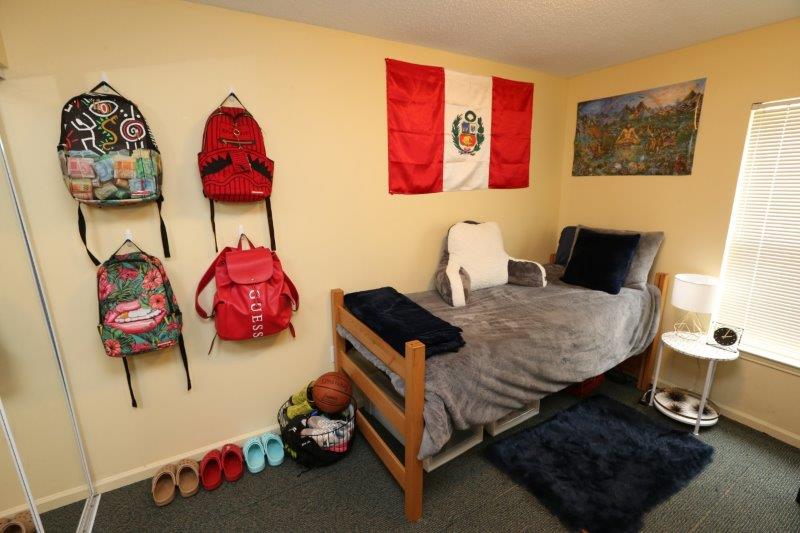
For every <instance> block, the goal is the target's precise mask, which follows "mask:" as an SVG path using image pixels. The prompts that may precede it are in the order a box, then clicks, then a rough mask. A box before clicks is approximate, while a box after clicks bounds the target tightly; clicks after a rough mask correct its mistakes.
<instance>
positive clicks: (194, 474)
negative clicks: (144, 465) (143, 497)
mask: <svg viewBox="0 0 800 533" xmlns="http://www.w3.org/2000/svg"><path fill="white" fill-rule="evenodd" d="M175 489H178V492H180V493H181V496H183V497H184V498H188V497H189V496H194V495H195V494H197V491H198V490H200V469H199V466H198V464H197V461H195V460H193V459H181V460H180V461H178V462H177V464H168V465H164V466H162V467H161V468H159V469H158V471H157V472H156V475H154V476H153V482H152V483H151V485H150V493H151V494H152V495H153V501H154V502H155V503H156V505H157V506H159V507H163V506H164V505H167V504H169V503H171V502H172V500H174V499H175Z"/></svg>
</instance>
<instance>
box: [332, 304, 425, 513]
mask: <svg viewBox="0 0 800 533" xmlns="http://www.w3.org/2000/svg"><path fill="white" fill-rule="evenodd" d="M331 323H332V326H333V349H334V352H335V356H334V360H335V361H336V370H338V371H341V372H344V373H345V374H347V375H348V376H349V377H350V380H351V381H352V382H353V384H354V386H355V387H357V388H358V389H360V391H361V392H362V393H363V394H364V396H366V397H367V398H368V399H369V401H370V402H371V404H372V406H373V408H374V409H376V410H377V411H379V412H380V413H381V414H382V415H383V416H384V417H385V418H386V420H387V422H388V423H389V425H391V426H392V427H393V428H394V429H396V430H397V431H398V432H399V433H400V434H401V436H402V440H403V442H405V457H404V462H403V463H401V462H400V459H399V458H398V457H397V456H396V455H395V454H394V453H393V452H392V450H391V448H390V447H389V445H388V444H387V443H386V441H384V440H383V438H382V437H381V436H380V434H379V433H378V432H377V431H376V430H375V428H374V427H373V425H372V423H371V422H370V421H369V420H368V419H367V418H366V417H365V416H364V414H363V413H362V412H361V411H360V410H359V411H356V426H358V429H359V430H360V432H361V434H362V435H363V436H364V438H365V439H366V441H367V442H368V443H369V445H370V446H371V447H372V449H373V450H374V451H375V453H376V454H377V456H378V458H379V459H380V460H381V461H382V462H383V464H384V465H385V466H386V468H387V469H388V470H389V473H390V474H391V475H392V477H394V479H395V481H397V483H398V485H400V487H402V489H403V491H404V492H405V515H406V519H407V520H409V521H411V522H416V521H417V520H419V519H420V518H421V517H422V461H420V460H419V459H417V455H418V454H419V448H420V444H421V443H422V431H423V427H424V422H423V418H422V411H423V406H424V405H425V345H424V344H422V343H421V342H420V341H418V340H414V341H409V342H407V343H406V344H405V354H404V355H403V354H400V353H398V352H397V351H396V350H394V349H393V348H392V347H391V346H389V345H388V344H387V343H386V342H385V341H384V340H383V339H381V338H380V337H379V336H378V335H376V334H375V333H374V332H373V331H372V330H370V329H369V328H368V327H367V326H365V325H364V324H363V323H362V322H361V321H359V320H358V319H357V318H355V317H354V316H353V315H352V314H350V312H349V311H348V310H347V308H345V307H344V292H343V291H342V290H341V289H333V290H331ZM339 324H341V325H342V327H344V328H345V329H347V331H348V332H349V333H351V334H352V335H353V336H355V338H356V339H358V340H359V341H360V342H362V343H364V345H365V346H366V347H367V349H369V350H370V351H372V353H373V354H374V355H375V357H377V358H378V359H380V360H381V361H383V363H384V364H385V365H386V366H387V367H389V368H390V369H391V370H392V371H393V372H394V373H395V374H397V375H398V376H400V377H401V378H403V379H404V380H405V383H406V390H405V400H404V405H403V407H402V408H401V407H400V405H399V404H398V403H395V401H394V400H393V399H391V398H390V397H389V396H388V395H387V394H386V393H385V392H383V391H382V390H381V389H380V387H378V386H377V385H376V384H375V383H374V382H373V381H372V379H371V378H370V377H369V376H367V374H365V373H364V371H363V370H361V369H360V368H359V366H358V364H356V363H355V362H354V361H353V360H352V359H351V358H350V356H349V355H348V354H347V351H346V348H347V346H346V343H345V339H344V337H342V336H341V335H339V332H338V331H336V326H338V325H339Z"/></svg>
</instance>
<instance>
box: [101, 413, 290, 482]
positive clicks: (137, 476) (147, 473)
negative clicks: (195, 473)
mask: <svg viewBox="0 0 800 533" xmlns="http://www.w3.org/2000/svg"><path fill="white" fill-rule="evenodd" d="M279 429H280V427H279V426H278V424H273V425H271V426H267V427H265V428H262V429H259V430H256V431H251V432H249V433H244V434H242V435H239V436H236V437H233V438H229V439H225V440H221V441H219V442H215V443H213V444H209V445H207V446H203V447H202V448H197V449H195V450H191V451H188V452H184V453H181V454H179V455H174V456H172V457H165V458H163V459H159V460H158V461H156V462H154V463H149V464H146V465H144V466H140V467H137V468H133V469H131V470H128V471H126V472H121V473H119V474H114V475H113V476H108V477H104V478H102V479H99V480H97V481H95V484H94V486H95V489H96V490H97V491H98V492H100V493H103V492H108V491H111V490H114V489H118V488H120V487H124V486H126V485H130V484H132V483H136V482H138V481H141V480H143V479H147V478H150V477H153V475H154V474H155V473H156V471H157V470H158V469H159V468H161V467H162V466H163V465H165V464H169V463H176V462H178V461H180V460H181V459H187V458H191V459H196V460H197V461H199V460H200V459H202V457H203V456H204V455H205V454H206V453H207V452H209V451H210V450H213V449H220V448H222V447H223V446H224V445H225V444H228V443H230V442H233V443H235V444H238V445H240V446H241V445H242V444H244V442H245V441H246V440H247V439H249V438H250V437H255V436H257V435H263V434H264V433H267V432H273V433H277V432H278V431H279Z"/></svg>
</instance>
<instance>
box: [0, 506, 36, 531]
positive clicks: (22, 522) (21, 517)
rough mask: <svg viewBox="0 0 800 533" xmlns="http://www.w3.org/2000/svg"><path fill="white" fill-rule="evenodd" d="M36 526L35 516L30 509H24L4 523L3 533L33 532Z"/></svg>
mask: <svg viewBox="0 0 800 533" xmlns="http://www.w3.org/2000/svg"><path fill="white" fill-rule="evenodd" d="M34 531H36V527H35V526H34V525H33V517H32V516H31V512H30V511H23V512H21V513H19V514H17V515H15V516H14V517H13V518H12V519H11V520H9V521H8V522H6V523H5V524H2V529H0V532H2V533H33V532H34Z"/></svg>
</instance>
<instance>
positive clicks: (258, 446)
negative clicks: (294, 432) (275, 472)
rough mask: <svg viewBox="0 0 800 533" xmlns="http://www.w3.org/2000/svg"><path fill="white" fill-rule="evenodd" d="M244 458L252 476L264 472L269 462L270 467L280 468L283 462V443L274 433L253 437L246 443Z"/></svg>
mask: <svg viewBox="0 0 800 533" xmlns="http://www.w3.org/2000/svg"><path fill="white" fill-rule="evenodd" d="M265 457H266V462H265V461H264V459H265ZM244 458H245V461H246V462H247V469H248V470H249V471H250V473H252V474H257V473H259V472H261V471H262V470H264V468H265V467H266V463H267V462H268V463H269V466H278V465H279V464H281V463H282V462H283V441H281V438H280V437H279V436H277V435H276V434H274V433H264V434H263V435H261V436H260V437H251V438H249V439H247V442H245V443H244Z"/></svg>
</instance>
